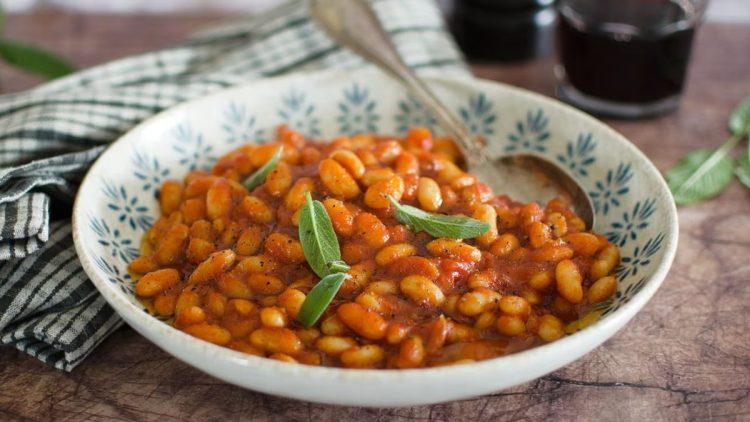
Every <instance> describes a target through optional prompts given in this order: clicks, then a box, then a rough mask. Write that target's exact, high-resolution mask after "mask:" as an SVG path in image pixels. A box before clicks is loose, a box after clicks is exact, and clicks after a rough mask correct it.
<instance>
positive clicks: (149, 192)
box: [78, 76, 676, 316]
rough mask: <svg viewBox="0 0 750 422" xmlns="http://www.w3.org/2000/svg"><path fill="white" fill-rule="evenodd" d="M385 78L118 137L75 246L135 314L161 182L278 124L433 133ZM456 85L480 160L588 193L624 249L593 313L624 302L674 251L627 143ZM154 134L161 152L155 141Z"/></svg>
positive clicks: (547, 105)
mask: <svg viewBox="0 0 750 422" xmlns="http://www.w3.org/2000/svg"><path fill="white" fill-rule="evenodd" d="M384 81H385V79H383V77H382V76H377V77H370V76H367V77H362V76H358V77H356V78H354V77H347V78H340V80H339V79H335V78H334V79H331V80H326V81H325V86H326V88H325V91H323V90H321V89H320V88H319V87H317V86H316V85H315V84H314V83H311V82H308V80H307V79H305V77H303V76H300V77H299V78H297V79H294V80H292V81H291V82H284V83H279V84H278V85H274V84H269V87H268V88H267V89H266V90H264V91H262V92H260V93H258V92H257V91H252V92H250V91H247V90H244V89H243V88H237V89H235V90H230V91H227V92H226V93H222V94H220V95H218V96H216V97H215V98H213V99H212V100H211V101H210V104H208V103H209V102H208V101H206V105H205V106H195V107H194V108H190V109H183V110H178V109H179V107H178V109H176V110H173V111H169V112H167V114H166V115H165V117H163V118H161V120H160V121H161V122H162V123H160V124H161V126H163V127H164V128H163V129H159V130H156V129H154V130H152V131H151V132H149V133H148V135H138V134H137V133H136V134H134V135H128V136H130V137H128V136H126V138H125V139H123V141H120V142H118V143H117V144H115V145H113V146H112V147H111V148H110V151H108V153H110V152H111V153H112V154H117V158H116V159H112V158H110V159H109V160H110V161H108V162H107V165H106V169H104V168H103V167H102V166H99V167H98V168H97V167H96V166H95V168H97V170H96V171H92V174H91V175H90V176H89V178H91V179H92V182H91V183H89V184H88V185H86V186H89V187H87V188H86V189H87V190H86V192H82V195H84V196H85V198H86V200H85V201H83V205H81V206H80V207H79V208H81V209H83V210H85V212H84V213H83V214H84V215H85V217H81V218H84V219H85V221H84V223H82V224H79V229H78V230H80V232H81V233H82V235H81V237H82V240H81V242H83V243H82V244H83V245H84V246H83V248H84V249H85V250H86V252H87V254H89V255H90V256H93V257H95V258H93V259H92V262H93V264H94V266H95V267H96V271H97V275H98V276H99V277H100V278H101V279H102V280H106V281H107V282H108V283H110V284H113V285H116V286H117V287H118V289H119V291H121V292H122V293H123V294H125V295H126V296H127V297H128V300H129V301H131V302H132V303H133V304H134V305H135V306H139V307H140V306H142V305H141V304H140V302H138V301H137V300H136V299H135V297H134V294H133V280H132V279H131V277H130V276H129V275H128V273H127V262H128V261H129V260H130V259H132V258H133V257H134V256H135V255H136V254H137V246H138V245H140V240H141V238H142V236H143V234H144V233H145V232H146V230H148V228H149V227H150V226H151V224H152V223H153V222H154V220H155V218H157V217H158V215H157V213H158V210H159V207H158V204H157V199H156V196H155V195H156V194H157V193H158V189H159V185H160V184H161V183H163V181H164V180H165V179H167V178H173V179H182V178H183V177H184V176H185V174H186V173H187V172H189V171H193V170H210V168H211V166H212V165H213V163H214V162H215V160H216V159H217V157H219V156H220V155H222V154H224V153H226V152H228V151H229V150H231V149H234V148H237V146H239V145H240V144H241V143H244V142H250V141H258V142H262V141H264V140H265V139H264V137H265V138H267V137H269V136H272V134H273V133H274V130H275V128H276V126H277V125H278V124H281V123H287V124H289V125H290V126H291V127H293V128H296V129H299V130H301V131H302V132H304V133H305V135H307V136H310V137H314V138H321V137H322V138H328V139H330V138H333V137H335V136H337V135H339V134H342V133H346V134H351V133H359V132H375V131H377V132H379V133H394V134H395V133H403V132H404V131H405V130H407V129H408V128H410V127H413V126H427V127H429V128H432V129H435V128H436V125H435V120H434V119H433V118H432V116H430V115H429V113H427V112H426V110H425V109H424V108H422V107H421V106H420V105H419V104H418V103H417V102H416V101H414V99H412V98H410V97H407V96H405V95H404V93H403V91H402V90H400V89H398V88H394V87H391V85H388V83H387V82H384ZM463 83H464V84H467V85H461V86H468V82H463ZM472 83H476V82H472ZM386 85H387V86H388V88H387V89H385V88H384V86H386ZM455 86H456V85H451V84H448V83H444V84H442V85H441V84H438V85H437V92H438V94H440V95H443V96H445V98H446V101H447V102H448V104H449V105H450V106H451V107H452V108H453V109H454V110H457V111H458V114H459V117H460V118H461V119H462V120H463V121H464V122H465V123H466V125H467V127H468V128H469V129H470V131H471V132H472V133H473V134H475V135H479V136H483V137H485V138H486V139H487V141H488V143H489V146H490V148H489V149H488V151H489V152H488V154H500V153H505V152H514V151H528V152H533V153H535V154H541V155H543V156H545V157H547V158H550V159H552V160H557V161H558V162H559V163H561V164H562V165H563V166H564V167H565V168H567V169H568V171H569V172H570V173H571V174H572V175H573V176H574V177H576V178H577V180H579V182H580V183H581V184H582V185H583V186H584V188H585V189H586V190H587V191H588V192H589V193H590V196H591V198H592V200H593V202H594V206H595V211H596V218H597V227H596V228H595V229H596V231H598V232H599V233H603V234H605V235H606V236H607V237H608V239H609V240H610V241H611V242H613V243H615V244H617V245H618V246H619V247H621V252H622V259H621V263H620V265H619V266H618V267H617V269H616V274H617V278H618V290H617V293H616V295H615V297H614V298H612V299H611V300H609V301H607V302H605V303H603V304H601V305H599V306H598V307H597V309H598V310H600V311H602V315H604V316H607V315H610V314H612V313H614V312H616V311H617V309H619V308H620V307H622V306H625V305H626V304H627V303H628V302H630V301H631V300H632V299H633V297H635V296H637V295H638V293H639V292H640V291H641V290H642V289H644V288H645V287H644V286H646V285H648V283H649V282H650V281H651V276H652V275H653V274H654V272H655V271H656V269H657V267H658V266H659V265H660V264H661V263H662V261H663V259H664V257H665V256H667V255H666V254H668V253H669V254H671V253H672V252H671V251H673V250H674V247H675V242H676V237H675V234H674V233H673V232H670V230H675V228H676V224H674V223H673V222H671V220H670V219H671V218H673V217H672V215H671V214H670V212H671V210H672V209H673V208H671V207H672V205H671V203H670V202H668V201H669V196H668V193H665V192H666V190H664V191H663V192H662V191H661V190H658V189H657V190H654V189H652V186H655V185H656V186H660V185H658V183H661V180H660V179H657V178H658V177H659V176H658V174H656V175H654V174H655V172H653V171H651V170H649V171H651V173H649V172H643V171H641V169H642V168H643V167H642V166H643V165H644V164H643V163H644V162H645V159H644V158H642V156H640V155H638V154H637V153H636V152H634V151H635V150H634V149H633V148H632V146H630V145H628V144H627V143H625V142H623V141H621V140H619V139H613V137H614V136H615V135H614V134H613V133H611V132H609V130H608V129H606V128H604V127H603V126H601V125H599V124H596V123H594V122H593V121H589V122H587V121H585V119H582V118H581V117H580V116H577V117H576V118H575V119H573V120H572V121H571V117H570V113H571V112H570V111H567V110H562V109H561V108H560V106H559V105H556V104H555V103H553V102H549V101H546V100H541V99H539V98H536V97H531V96H529V97H524V96H521V95H519V94H518V93H515V92H510V90H509V89H508V88H502V89H501V88H498V87H496V86H494V85H493V86H490V85H487V86H485V88H483V89H466V88H461V89H459V88H456V87H455ZM524 95H526V94H524ZM196 104H199V105H200V104H203V103H200V102H199V103H196ZM384 116H386V117H388V118H384ZM501 116H504V117H503V118H502V119H501ZM161 126H160V127H161ZM167 126H168V127H167ZM136 132H137V131H136ZM159 137H162V138H165V141H166V142H167V144H166V145H160V144H159V143H158V142H156V141H157V140H158V139H157V138H159ZM113 150H115V151H113ZM636 168H638V171H637V172H636V171H635V169H636ZM659 189H661V187H660V188H659ZM665 195H666V196H665Z"/></svg>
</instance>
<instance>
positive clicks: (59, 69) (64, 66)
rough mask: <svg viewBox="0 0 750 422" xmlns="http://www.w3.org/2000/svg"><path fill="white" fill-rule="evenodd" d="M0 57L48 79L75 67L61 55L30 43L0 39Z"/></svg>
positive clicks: (70, 70)
mask: <svg viewBox="0 0 750 422" xmlns="http://www.w3.org/2000/svg"><path fill="white" fill-rule="evenodd" d="M0 57H2V58H3V60H5V61H6V62H8V64H10V65H12V66H15V67H17V68H18V69H21V70H24V71H26V72H30V73H35V74H37V75H40V76H43V77H45V78H48V79H54V78H58V77H60V76H64V75H67V74H68V73H71V72H73V71H74V70H75V67H73V65H71V64H70V63H68V62H67V61H66V60H65V59H63V58H62V57H59V56H57V55H55V54H54V53H50V52H48V51H46V50H43V49H41V48H39V47H35V46H33V45H30V44H26V43H22V42H18V41H12V40H8V39H4V38H2V39H0Z"/></svg>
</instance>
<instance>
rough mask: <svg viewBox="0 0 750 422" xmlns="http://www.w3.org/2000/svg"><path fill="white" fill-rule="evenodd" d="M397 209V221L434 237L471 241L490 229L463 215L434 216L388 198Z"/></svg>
mask: <svg viewBox="0 0 750 422" xmlns="http://www.w3.org/2000/svg"><path fill="white" fill-rule="evenodd" d="M388 200H390V201H391V203H392V204H393V206H395V207H396V219H397V220H398V221H399V222H400V223H401V224H406V225H407V226H409V227H411V229H412V230H413V231H415V232H421V231H425V232H427V233H429V234H430V235H432V236H434V237H449V238H451V239H469V238H472V237H477V236H481V235H483V234H484V233H486V232H487V230H489V229H490V225H489V224H487V223H485V222H482V221H479V220H477V219H474V218H470V217H464V216H462V215H444V214H432V213H429V212H426V211H423V210H421V209H419V208H416V207H412V206H411V205H402V204H399V203H398V202H397V201H396V200H394V199H393V198H392V197H390V196H389V197H388Z"/></svg>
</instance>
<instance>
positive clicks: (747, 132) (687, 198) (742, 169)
mask: <svg viewBox="0 0 750 422" xmlns="http://www.w3.org/2000/svg"><path fill="white" fill-rule="evenodd" d="M729 132H730V133H731V136H730V137H729V139H727V141H726V142H725V143H724V145H722V146H721V147H719V148H718V149H716V150H710V149H699V150H696V151H693V152H691V153H689V154H687V155H686V156H684V157H683V158H682V159H681V160H680V161H679V163H677V165H676V166H675V167H673V168H672V169H670V170H668V171H667V172H666V174H665V176H666V179H667V184H668V185H669V189H670V190H671V191H672V195H674V200H675V202H676V203H677V205H687V204H692V203H695V202H700V201H703V200H706V199H709V198H712V197H714V196H716V195H718V194H720V193H721V192H723V191H724V189H726V188H727V186H729V184H730V183H731V182H732V179H733V178H734V176H735V175H736V176H737V179H738V180H739V181H740V182H741V183H742V184H743V185H745V186H747V187H748V188H750V148H747V147H746V149H745V151H743V152H742V153H741V154H740V155H739V156H738V157H737V159H736V160H735V161H734V162H732V159H731V157H730V153H731V151H732V149H734V147H736V146H737V144H739V143H740V141H742V140H743V139H746V138H750V97H747V98H745V99H744V100H743V101H742V102H740V103H739V104H738V105H737V107H735V109H734V110H733V111H732V114H731V115H730V116H729Z"/></svg>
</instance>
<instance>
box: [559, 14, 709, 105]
mask: <svg viewBox="0 0 750 422" xmlns="http://www.w3.org/2000/svg"><path fill="white" fill-rule="evenodd" d="M706 4H707V0H560V1H559V2H558V12H559V15H560V19H559V23H558V36H557V39H558V51H559V60H560V64H559V65H558V66H556V68H555V75H556V78H557V93H558V96H560V97H561V98H562V99H563V100H565V101H567V102H570V103H572V104H573V105H575V106H577V107H579V108H581V109H584V110H586V111H589V112H592V113H596V114H600V115H605V116H614V117H623V118H639V117H647V116H653V115H657V114H663V113H667V112H670V111H673V110H675V109H676V108H677V107H678V106H679V104H680V95H681V93H682V89H683V86H684V84H685V75H686V73H687V68H688V63H689V61H690V50H691V46H692V43H693V35H694V33H695V29H696V27H697V26H698V24H699V23H700V21H701V19H702V16H703V12H704V11H705V8H706Z"/></svg>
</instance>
